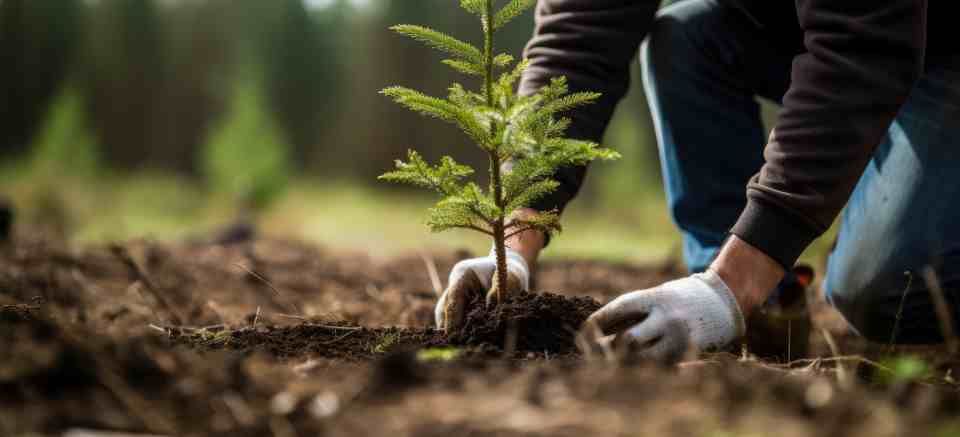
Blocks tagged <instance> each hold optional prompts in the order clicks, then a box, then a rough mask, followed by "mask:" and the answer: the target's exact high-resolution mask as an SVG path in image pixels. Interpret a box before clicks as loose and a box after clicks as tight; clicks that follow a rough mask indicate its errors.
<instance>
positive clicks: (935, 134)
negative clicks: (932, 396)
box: [641, 0, 960, 343]
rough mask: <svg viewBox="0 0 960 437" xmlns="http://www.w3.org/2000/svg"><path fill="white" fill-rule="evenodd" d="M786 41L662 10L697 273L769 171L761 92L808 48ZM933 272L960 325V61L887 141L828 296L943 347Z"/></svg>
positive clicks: (886, 335) (938, 65)
mask: <svg viewBox="0 0 960 437" xmlns="http://www.w3.org/2000/svg"><path fill="white" fill-rule="evenodd" d="M773 41H776V39H775V38H770V37H769V35H765V31H764V30H763V29H760V28H758V27H756V26H755V25H754V24H753V23H752V22H751V21H750V20H749V19H748V18H747V17H745V16H743V15H742V13H741V12H740V11H738V10H736V9H733V8H731V7H729V6H725V5H724V4H722V3H718V2H717V1H716V0H686V1H681V2H678V3H675V4H673V5H671V6H669V7H667V8H664V9H663V10H662V11H661V12H660V13H659V14H658V16H657V19H656V20H655V22H654V25H653V28H652V29H651V32H650V36H649V38H648V39H647V41H646V42H645V43H644V44H643V46H642V48H641V60H642V64H643V77H644V85H645V89H646V93H647V99H648V101H649V104H650V109H651V113H652V114H653V120H654V126H655V129H656V135H657V142H658V144H659V148H660V158H661V165H662V167H663V175H664V185H665V190H666V193H667V201H668V204H669V207H670V212H671V214H672V216H673V219H674V222H675V223H676V224H677V226H678V227H679V228H680V230H681V232H682V234H683V247H684V259H685V261H686V264H687V267H688V268H689V270H690V271H693V272H696V271H702V270H704V269H706V267H707V266H708V265H709V263H710V262H711V260H712V259H713V257H714V256H715V255H716V253H717V251H718V250H719V247H720V245H721V244H722V242H723V240H724V239H725V238H726V236H727V232H728V231H729V229H730V228H731V227H732V226H733V224H734V223H735V222H736V220H737V218H738V217H739V214H740V212H741V210H742V209H743V208H744V206H745V205H746V192H745V187H746V184H747V181H748V179H749V178H750V177H751V176H752V175H754V174H755V173H756V172H758V171H759V170H760V167H761V166H762V165H763V155H762V153H763V145H764V144H765V138H764V131H763V126H762V124H761V120H760V115H759V105H758V104H757V102H756V100H755V99H756V97H757V96H760V97H764V98H768V99H771V100H773V101H775V102H780V101H782V98H783V95H784V93H785V92H786V90H787V88H788V87H789V83H790V68H791V62H792V59H793V57H794V56H796V54H798V51H799V50H801V49H802V48H801V47H799V46H796V47H790V46H786V45H784V44H783V43H775V42H773ZM778 44H779V45H778ZM838 86H843V84H838ZM926 266H933V267H934V268H935V271H936V272H937V273H938V276H939V280H940V282H941V284H942V288H943V289H944V291H945V293H944V294H945V298H946V300H947V303H948V306H949V307H950V308H951V312H952V316H953V321H954V326H957V327H960V291H958V290H960V57H953V58H951V59H932V60H930V61H929V62H928V67H927V69H926V72H925V74H924V76H923V77H922V79H921V80H920V82H919V83H918V84H917V86H916V88H915V89H914V91H913V93H912V94H911V96H910V97H909V99H908V100H907V102H906V104H905V105H904V106H903V108H902V109H901V111H900V113H899V114H898V115H897V117H896V119H895V120H894V122H893V123H892V124H891V126H890V128H889V132H888V135H887V136H886V138H885V139H884V141H883V143H882V144H880V145H879V147H878V148H877V149H876V152H875V153H874V157H873V159H872V161H871V162H870V164H869V166H868V168H867V169H866V171H865V172H864V174H863V176H862V178H861V179H860V181H859V183H858V184H857V186H856V189H855V191H854V193H853V195H852V196H851V198H850V201H849V203H848V204H847V207H846V209H845V210H844V213H843V218H842V224H841V228H840V234H839V237H838V240H837V244H836V247H835V249H834V250H833V252H832V253H831V255H830V258H829V261H828V266H827V275H826V280H825V284H824V288H825V291H826V295H827V299H828V300H829V301H830V302H831V303H832V304H833V305H834V306H835V307H836V308H837V309H839V310H840V312H841V313H843V314H844V316H845V317H846V318H847V320H848V321H849V322H850V324H851V325H852V326H853V327H854V328H855V329H856V330H857V331H858V332H860V333H861V334H862V335H864V336H865V337H867V338H869V339H871V340H874V341H879V342H889V341H891V340H895V341H896V342H898V343H933V342H939V341H942V339H943V337H942V334H941V332H940V328H939V324H938V319H937V317H936V316H935V313H934V310H933V304H932V301H931V297H930V294H929V291H928V289H927V287H926V284H925V283H924V281H923V279H922V278H920V276H919V272H920V271H921V269H923V268H924V267H926ZM905 272H910V273H907V274H905ZM908 284H909V290H908ZM898 314H900V316H899V317H898Z"/></svg>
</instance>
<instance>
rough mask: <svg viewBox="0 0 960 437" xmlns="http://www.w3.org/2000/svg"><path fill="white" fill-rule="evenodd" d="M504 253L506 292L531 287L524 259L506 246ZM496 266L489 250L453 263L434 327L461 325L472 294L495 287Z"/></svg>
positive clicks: (443, 327) (437, 310)
mask: <svg viewBox="0 0 960 437" xmlns="http://www.w3.org/2000/svg"><path fill="white" fill-rule="evenodd" d="M506 255H507V287H506V291H507V293H517V292H520V291H527V290H528V289H529V287H530V269H529V268H528V267H527V261H526V260H524V258H523V256H521V255H520V254H519V253H518V252H516V251H514V250H513V249H511V248H509V247H508V248H506ZM496 270H497V259H496V257H495V256H494V254H493V252H492V251H491V253H490V254H489V255H487V256H485V257H480V258H472V259H467V260H463V261H460V262H458V263H457V264H456V265H455V266H453V269H452V270H451V271H450V278H449V279H448V280H447V289H446V290H444V292H443V294H442V295H441V296H440V300H438V301H437V306H436V308H435V309H434V316H435V319H436V323H437V328H438V329H442V330H447V331H449V330H457V329H460V328H461V327H462V325H463V322H464V318H465V317H466V313H467V304H468V303H469V302H470V301H471V300H473V299H471V297H472V296H476V295H486V294H488V293H489V292H491V291H492V290H493V289H494V288H495V287H494V286H493V285H494V284H493V282H494V281H495V276H496V275H495V272H496ZM488 300H489V296H488Z"/></svg>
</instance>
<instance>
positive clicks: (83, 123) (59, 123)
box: [27, 84, 102, 181]
mask: <svg viewBox="0 0 960 437" xmlns="http://www.w3.org/2000/svg"><path fill="white" fill-rule="evenodd" d="M42 126H43V127H42V128H41V129H40V131H39V133H38V135H37V136H36V138H35V139H34V141H33V144H32V145H31V157H30V161H29V164H28V165H27V168H28V169H29V177H31V178H38V179H40V180H45V181H62V180H63V179H64V178H90V177H95V176H98V175H99V173H100V171H101V169H102V167H101V165H100V150H99V146H98V145H97V143H96V139H95V137H94V135H93V133H92V131H91V130H90V127H89V125H88V123H87V118H86V111H85V110H84V99H83V95H82V94H81V93H80V92H79V90H78V89H77V88H76V86H74V85H72V84H69V85H67V86H66V87H64V89H63V91H62V92H61V93H60V95H59V96H58V97H57V98H56V99H55V100H54V102H53V104H52V105H51V108H50V112H49V116H48V117H47V119H46V120H45V121H44V122H43V124H42Z"/></svg>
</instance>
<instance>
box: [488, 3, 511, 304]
mask: <svg viewBox="0 0 960 437" xmlns="http://www.w3.org/2000/svg"><path fill="white" fill-rule="evenodd" d="M483 6H484V11H485V12H486V13H485V14H484V17H483V20H484V25H483V27H484V29H485V30H486V31H485V32H484V38H483V62H484V65H483V67H484V75H483V88H484V90H485V91H486V100H487V106H489V107H491V108H492V107H493V105H494V101H493V0H484V5H483ZM496 124H497V121H496V120H494V121H493V123H492V124H491V126H490V134H491V135H490V136H491V138H492V139H493V141H497V137H496V131H497V129H496V127H497V126H496ZM490 149H491V150H493V151H492V152H490V184H491V185H492V186H493V198H494V202H495V203H496V205H497V208H499V209H500V214H499V216H498V217H497V218H496V223H494V224H493V247H494V256H495V257H496V258H497V271H496V275H497V278H496V281H494V285H493V289H492V290H490V293H489V294H488V295H487V301H488V303H489V301H490V296H493V300H495V301H496V303H500V302H502V301H503V298H504V295H506V293H508V292H509V290H506V288H507V287H509V285H508V283H507V249H506V245H507V241H506V240H507V238H506V237H507V231H506V228H505V226H506V223H505V219H504V211H503V210H504V207H505V206H506V205H504V202H503V180H502V178H501V177H500V171H501V170H502V169H501V162H500V155H499V147H497V145H494V146H493V147H491V148H490Z"/></svg>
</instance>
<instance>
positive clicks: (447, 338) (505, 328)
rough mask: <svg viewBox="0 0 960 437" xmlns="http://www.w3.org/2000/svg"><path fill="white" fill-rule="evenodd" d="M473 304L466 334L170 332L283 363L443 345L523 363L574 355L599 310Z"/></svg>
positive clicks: (544, 298)
mask: <svg viewBox="0 0 960 437" xmlns="http://www.w3.org/2000/svg"><path fill="white" fill-rule="evenodd" d="M472 304H473V305H472V306H471V307H472V308H473V310H472V311H470V312H469V313H468V315H467V319H466V320H467V323H466V325H465V328H464V329H462V330H461V331H458V332H452V333H449V334H448V333H444V332H441V331H437V330H435V329H431V328H397V327H389V328H369V327H362V326H353V325H351V324H350V323H348V322H343V321H336V322H305V323H301V324H298V325H293V326H259V327H241V328H235V329H228V328H227V327H221V326H218V327H212V328H207V329H189V328H169V329H168V333H169V335H170V338H171V340H173V341H174V342H176V343H180V344H186V345H189V346H192V347H197V348H200V349H207V350H210V349H221V348H228V349H234V350H247V351H263V352H267V353H269V354H271V355H273V356H276V357H280V358H290V357H301V356H318V357H324V358H335V359H342V360H368V359H372V358H376V357H378V356H383V355H387V354H390V353H392V352H396V351H403V350H409V349H418V348H431V347H443V346H458V347H464V348H465V349H464V351H466V352H467V353H476V354H484V355H491V354H493V355H499V356H507V357H516V358H525V357H528V356H531V355H532V356H543V355H550V354H553V355H554V356H558V355H568V354H576V352H577V350H576V346H575V344H574V337H575V335H576V331H577V329H578V328H579V326H580V325H581V324H582V323H583V322H584V320H586V318H587V317H588V316H589V315H590V314H592V313H593V312H594V311H596V310H597V309H598V308H600V303H599V302H597V301H596V300H594V299H592V298H588V297H579V298H576V297H575V298H568V297H564V296H560V295H556V294H550V293H540V294H534V293H523V294H519V295H516V296H512V297H511V298H510V299H508V300H507V301H506V302H503V303H502V304H500V305H497V306H495V307H490V308H488V307H486V306H485V305H483V303H482V302H479V301H478V302H473V303H472Z"/></svg>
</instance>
